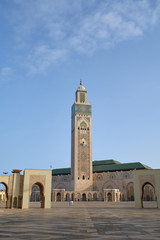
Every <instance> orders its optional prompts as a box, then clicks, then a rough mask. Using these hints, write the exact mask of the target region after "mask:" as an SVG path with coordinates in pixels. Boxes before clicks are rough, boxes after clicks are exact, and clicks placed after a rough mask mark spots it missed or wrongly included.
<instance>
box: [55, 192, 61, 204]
mask: <svg viewBox="0 0 160 240" xmlns="http://www.w3.org/2000/svg"><path fill="white" fill-rule="evenodd" d="M56 200H57V202H61V193H60V192H58V193H57V199H56Z"/></svg>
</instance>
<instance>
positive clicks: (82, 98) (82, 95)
mask: <svg viewBox="0 0 160 240" xmlns="http://www.w3.org/2000/svg"><path fill="white" fill-rule="evenodd" d="M80 102H82V103H84V102H85V93H81V94H80Z"/></svg>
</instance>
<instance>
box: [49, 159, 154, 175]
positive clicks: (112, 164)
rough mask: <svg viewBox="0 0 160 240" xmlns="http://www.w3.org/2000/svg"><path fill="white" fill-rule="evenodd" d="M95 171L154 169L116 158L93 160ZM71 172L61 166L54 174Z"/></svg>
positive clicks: (54, 170)
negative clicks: (122, 161)
mask: <svg viewBox="0 0 160 240" xmlns="http://www.w3.org/2000/svg"><path fill="white" fill-rule="evenodd" d="M92 164H93V172H107V171H111V172H112V171H127V170H134V169H152V168H151V167H149V166H147V165H145V164H143V163H140V162H133V163H120V162H118V161H115V160H112V159H110V160H102V161H93V163H92ZM67 174H71V169H70V168H59V169H53V170H52V175H67Z"/></svg>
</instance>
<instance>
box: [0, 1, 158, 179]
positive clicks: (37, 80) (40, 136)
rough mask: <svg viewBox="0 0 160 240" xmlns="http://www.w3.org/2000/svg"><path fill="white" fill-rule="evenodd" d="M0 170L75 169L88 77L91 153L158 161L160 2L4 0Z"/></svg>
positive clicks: (98, 157)
mask: <svg viewBox="0 0 160 240" xmlns="http://www.w3.org/2000/svg"><path fill="white" fill-rule="evenodd" d="M0 41H1V44H0V53H1V54H0V163H1V168H0V174H2V172H3V171H11V170H12V169H14V168H19V169H22V170H23V169H25V168H40V169H49V168H50V165H52V166H53V168H62V167H70V155H71V154H70V152H71V135H70V126H71V105H72V104H73V102H74V98H75V91H76V89H77V87H78V85H79V80H80V78H82V79H83V84H84V86H85V87H86V88H87V90H88V101H89V102H92V105H93V107H92V110H93V121H92V128H93V129H92V137H93V140H92V141H93V160H103V159H115V160H117V161H120V162H123V163H125V162H138V161H140V162H142V163H145V164H147V165H149V166H151V167H152V168H160V147H159V143H160V124H159V123H160V107H159V105H160V44H159V42H160V1H156V0H155V1H154V0H153V1H149V0H148V1H147V0H134V1H132V0H128V1H127V0H121V1H117V0H115V1H110V0H79V1H74V0H67V1H66V0H58V1H57V0H46V1H43V0H34V1H31V0H28V1H22V0H12V1H10V0H5V1H0Z"/></svg>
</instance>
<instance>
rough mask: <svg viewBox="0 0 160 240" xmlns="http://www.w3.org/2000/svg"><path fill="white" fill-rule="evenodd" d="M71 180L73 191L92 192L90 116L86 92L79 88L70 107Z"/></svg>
mask: <svg viewBox="0 0 160 240" xmlns="http://www.w3.org/2000/svg"><path fill="white" fill-rule="evenodd" d="M71 117H72V127H71V178H72V190H73V191H85V190H86V191H87V190H92V116H91V104H90V103H87V90H86V89H85V87H83V86H82V80H80V86H79V87H78V88H77V91H76V99H75V102H74V104H73V105H72V116H71Z"/></svg>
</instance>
